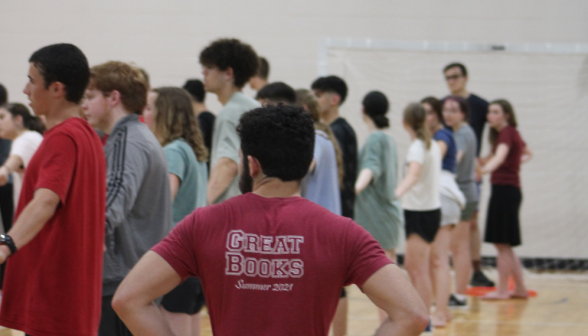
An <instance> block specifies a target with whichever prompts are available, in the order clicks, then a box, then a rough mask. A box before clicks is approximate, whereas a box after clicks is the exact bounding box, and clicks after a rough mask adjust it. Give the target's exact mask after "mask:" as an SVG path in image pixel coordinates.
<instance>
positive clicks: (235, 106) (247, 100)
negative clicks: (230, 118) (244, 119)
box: [222, 92, 261, 113]
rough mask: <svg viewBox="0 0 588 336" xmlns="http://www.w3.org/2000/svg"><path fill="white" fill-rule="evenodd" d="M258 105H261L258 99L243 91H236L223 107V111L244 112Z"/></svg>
mask: <svg viewBox="0 0 588 336" xmlns="http://www.w3.org/2000/svg"><path fill="white" fill-rule="evenodd" d="M258 107H261V105H260V104H259V102H258V101H256V100H255V99H253V98H251V97H249V96H248V95H246V94H244V93H243V92H236V93H234V94H233V96H232V97H231V99H229V101H228V102H227V104H226V105H225V106H224V107H223V110H222V112H224V113H226V112H231V113H244V112H248V111H250V110H253V109H255V108H258Z"/></svg>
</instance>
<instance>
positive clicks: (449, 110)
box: [443, 96, 468, 127]
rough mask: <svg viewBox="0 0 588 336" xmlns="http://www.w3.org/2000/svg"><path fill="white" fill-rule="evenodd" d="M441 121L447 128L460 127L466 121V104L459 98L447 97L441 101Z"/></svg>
mask: <svg viewBox="0 0 588 336" xmlns="http://www.w3.org/2000/svg"><path fill="white" fill-rule="evenodd" d="M443 120H444V121H445V124H446V125H447V126H449V127H455V126H458V125H461V123H462V122H464V121H467V120H468V103H467V101H466V100H465V99H463V98H462V97H459V96H449V97H447V98H445V100H443Z"/></svg>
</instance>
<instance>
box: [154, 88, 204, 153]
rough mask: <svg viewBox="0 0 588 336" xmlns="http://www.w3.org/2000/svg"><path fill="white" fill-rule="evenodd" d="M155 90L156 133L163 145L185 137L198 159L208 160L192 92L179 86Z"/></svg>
mask: <svg viewBox="0 0 588 336" xmlns="http://www.w3.org/2000/svg"><path fill="white" fill-rule="evenodd" d="M153 92H156V93H157V99H156V100H155V110H156V113H155V134H156V136H157V139H158V140H159V142H160V143H161V145H162V146H165V145H167V144H169V143H170V142H172V141H174V140H177V139H183V140H184V141H186V143H188V145H190V147H192V150H193V151H194V154H196V158H197V159H198V161H200V162H204V161H207V160H208V150H207V149H206V147H205V146H204V140H203V139H202V134H201V133H200V126H199V125H198V119H197V118H196V116H195V115H194V110H193V108H192V99H191V98H190V94H189V93H188V92H186V91H185V90H183V89H180V88H177V87H162V88H157V89H154V90H153Z"/></svg>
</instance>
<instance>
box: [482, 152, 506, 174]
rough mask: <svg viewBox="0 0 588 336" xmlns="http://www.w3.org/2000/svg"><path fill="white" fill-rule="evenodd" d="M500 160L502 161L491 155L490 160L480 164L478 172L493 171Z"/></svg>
mask: <svg viewBox="0 0 588 336" xmlns="http://www.w3.org/2000/svg"><path fill="white" fill-rule="evenodd" d="M502 162H503V160H501V159H500V158H498V157H496V156H493V157H492V158H491V159H490V160H488V162H486V164H485V165H483V166H482V168H481V169H480V172H481V173H482V174H488V173H491V172H493V171H495V170H496V169H498V167H500V165H501V164H502Z"/></svg>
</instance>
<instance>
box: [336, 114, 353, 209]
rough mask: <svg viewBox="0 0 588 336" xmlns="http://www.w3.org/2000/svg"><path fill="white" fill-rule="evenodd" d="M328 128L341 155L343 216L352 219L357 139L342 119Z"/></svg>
mask: <svg viewBox="0 0 588 336" xmlns="http://www.w3.org/2000/svg"><path fill="white" fill-rule="evenodd" d="M329 126H331V129H332V130H333V134H335V138H337V141H338V142H339V146H340V147H341V152H342V153H343V170H344V172H345V173H344V174H343V188H342V189H341V207H342V211H343V216H345V217H350V218H353V206H354V202H355V191H354V184H355V178H356V177H357V138H356V136H355V131H354V130H353V128H352V127H351V125H349V123H348V122H347V120H345V119H343V118H338V119H336V120H335V121H333V122H332V123H331V124H330V125H329Z"/></svg>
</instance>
